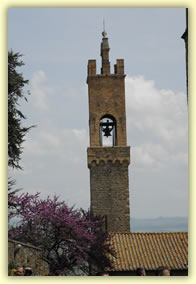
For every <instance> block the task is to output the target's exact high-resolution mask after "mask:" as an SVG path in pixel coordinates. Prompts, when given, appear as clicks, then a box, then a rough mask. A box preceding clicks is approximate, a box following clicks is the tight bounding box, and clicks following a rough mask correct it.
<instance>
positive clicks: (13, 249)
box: [8, 239, 49, 276]
mask: <svg viewBox="0 0 196 284" xmlns="http://www.w3.org/2000/svg"><path fill="white" fill-rule="evenodd" d="M42 254H43V252H42V250H41V249H40V248H38V247H35V246H32V245H30V244H26V243H22V242H18V241H14V240H11V239H9V240H8V265H9V266H12V265H13V264H14V265H17V266H24V267H26V266H31V268H32V271H33V276H34V275H36V276H47V275H48V274H49V262H48V260H47V259H45V258H44V257H43V255H42ZM11 268H13V267H11ZM8 273H9V275H10V271H9V272H8Z"/></svg>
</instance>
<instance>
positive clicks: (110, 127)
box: [99, 114, 117, 147]
mask: <svg viewBox="0 0 196 284" xmlns="http://www.w3.org/2000/svg"><path fill="white" fill-rule="evenodd" d="M99 129H100V146H104V147H105V146H107V147H114V146H117V139H116V137H117V136H116V119H115V118H114V117H113V116H112V115H110V114H106V115H104V116H102V117H101V119H100V122H99Z"/></svg>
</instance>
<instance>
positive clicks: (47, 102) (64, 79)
mask: <svg viewBox="0 0 196 284" xmlns="http://www.w3.org/2000/svg"><path fill="white" fill-rule="evenodd" d="M103 18H105V27H106V31H107V34H108V38H109V44H110V63H111V67H112V66H113V65H114V64H115V61H116V59H117V58H124V60H125V73H126V75H127V76H126V81H125V82H126V114H127V133H128V139H127V140H128V145H130V146H131V156H132V163H131V165H130V166H129V177H130V179H129V183H130V185H129V187H130V203H131V216H132V217H136V218H144V217H145V218H151V217H152V218H154V217H159V216H187V213H188V212H187V211H188V177H187V176H188V172H187V167H188V155H187V152H188V151H187V147H188V146H187V145H188V143H187V136H188V135H187V131H188V124H187V123H188V119H187V118H188V114H187V104H186V79H185V45H184V41H183V40H182V39H181V35H182V34H183V32H184V30H185V9H184V8H152V9H151V8H124V9H123V8H80V9H79V8H55V9H54V8H48V9H46V8H11V9H9V10H8V48H9V50H10V49H12V50H13V51H15V52H20V53H22V54H23V55H24V56H23V61H24V62H25V66H24V67H23V68H22V69H21V68H20V71H22V73H23V76H24V78H25V79H29V86H28V89H29V90H30V92H31V96H30V97H29V99H28V103H21V110H22V112H23V113H24V114H25V115H26V116H27V120H26V121H25V124H26V125H32V124H33V125H37V127H36V128H34V129H32V130H31V132H30V133H29V134H28V135H27V136H26V142H25V143H24V151H23V155H22V161H21V165H22V166H23V168H24V170H23V171H20V172H19V171H14V172H11V171H10V172H9V175H10V176H12V177H15V178H16V181H17V187H22V188H23V191H25V192H29V193H36V192H41V196H42V197H46V196H48V195H50V196H53V195H54V194H57V195H59V196H60V199H63V200H65V201H66V202H67V203H68V204H69V205H73V204H75V206H76V207H82V208H85V209H87V208H88V207H89V205H90V187H89V186H90V185H89V170H88V168H87V152H86V150H87V147H88V145H89V138H88V136H89V130H88V89H87V85H86V77H87V62H88V59H96V60H97V72H98V73H100V63H101V58H100V43H101V38H102V36H101V33H102V30H103ZM111 69H112V70H113V68H111ZM21 192H22V191H21Z"/></svg>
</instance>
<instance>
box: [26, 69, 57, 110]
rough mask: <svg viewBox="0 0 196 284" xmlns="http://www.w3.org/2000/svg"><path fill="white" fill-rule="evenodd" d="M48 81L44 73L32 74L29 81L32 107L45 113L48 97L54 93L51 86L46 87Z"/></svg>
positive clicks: (47, 106)
mask: <svg viewBox="0 0 196 284" xmlns="http://www.w3.org/2000/svg"><path fill="white" fill-rule="evenodd" d="M47 84H48V80H47V77H46V74H45V72H44V71H37V72H35V73H33V76H32V80H31V101H32V103H33V105H34V106H35V107H36V108H37V109H39V110H41V111H43V110H44V111H45V110H48V109H49V102H48V97H49V96H51V95H53V94H54V93H55V90H54V88H53V87H51V86H47Z"/></svg>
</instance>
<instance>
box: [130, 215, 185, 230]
mask: <svg viewBox="0 0 196 284" xmlns="http://www.w3.org/2000/svg"><path fill="white" fill-rule="evenodd" d="M131 232H138V233H139V232H149V233H150V232H188V217H159V218H154V219H137V218H131Z"/></svg>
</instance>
